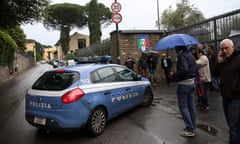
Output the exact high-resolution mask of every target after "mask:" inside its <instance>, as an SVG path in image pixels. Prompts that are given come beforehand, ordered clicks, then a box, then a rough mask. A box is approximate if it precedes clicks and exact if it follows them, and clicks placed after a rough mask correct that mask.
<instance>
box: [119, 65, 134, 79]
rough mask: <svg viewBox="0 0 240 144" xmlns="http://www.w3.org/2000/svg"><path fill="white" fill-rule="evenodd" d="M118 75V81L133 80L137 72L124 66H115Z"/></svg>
mask: <svg viewBox="0 0 240 144" xmlns="http://www.w3.org/2000/svg"><path fill="white" fill-rule="evenodd" d="M115 70H116V72H117V75H118V81H133V80H134V76H135V74H134V73H133V72H132V71H130V70H129V69H126V68H123V67H115Z"/></svg>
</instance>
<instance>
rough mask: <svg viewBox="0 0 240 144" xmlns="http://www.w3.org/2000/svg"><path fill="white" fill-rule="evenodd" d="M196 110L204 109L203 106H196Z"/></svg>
mask: <svg viewBox="0 0 240 144" xmlns="http://www.w3.org/2000/svg"><path fill="white" fill-rule="evenodd" d="M196 109H197V110H204V109H205V108H204V107H203V106H199V105H196Z"/></svg>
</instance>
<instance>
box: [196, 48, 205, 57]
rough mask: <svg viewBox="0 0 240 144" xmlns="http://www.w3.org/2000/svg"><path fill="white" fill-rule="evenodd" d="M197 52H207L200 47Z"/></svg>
mask: <svg viewBox="0 0 240 144" xmlns="http://www.w3.org/2000/svg"><path fill="white" fill-rule="evenodd" d="M197 52H198V53H202V54H203V55H205V52H204V50H203V49H201V48H198V49H197Z"/></svg>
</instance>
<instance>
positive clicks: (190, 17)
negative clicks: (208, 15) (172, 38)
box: [162, 0, 205, 30]
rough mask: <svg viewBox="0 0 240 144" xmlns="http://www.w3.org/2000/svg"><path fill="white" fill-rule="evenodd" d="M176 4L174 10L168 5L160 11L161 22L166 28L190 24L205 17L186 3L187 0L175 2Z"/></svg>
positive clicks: (170, 28)
mask: <svg viewBox="0 0 240 144" xmlns="http://www.w3.org/2000/svg"><path fill="white" fill-rule="evenodd" d="M176 6H177V8H176V10H172V8H171V7H169V9H167V10H164V11H163V13H162V24H163V26H164V27H165V28H166V29H167V30H172V29H176V28H180V27H184V26H188V25H192V24H194V23H196V22H199V21H202V20H204V19H205V18H204V16H203V14H202V12H200V11H199V10H198V9H197V8H196V7H194V6H193V5H191V6H190V5H189V4H188V0H182V3H177V5H176Z"/></svg>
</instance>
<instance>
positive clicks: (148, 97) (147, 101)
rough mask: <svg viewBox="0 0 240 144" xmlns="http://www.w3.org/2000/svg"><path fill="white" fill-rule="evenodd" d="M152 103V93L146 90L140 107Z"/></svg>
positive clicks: (148, 89)
mask: <svg viewBox="0 0 240 144" xmlns="http://www.w3.org/2000/svg"><path fill="white" fill-rule="evenodd" d="M152 101H153V92H152V90H151V89H150V88H147V89H146V90H145V93H144V98H143V101H142V106H150V105H151V104H152Z"/></svg>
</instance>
